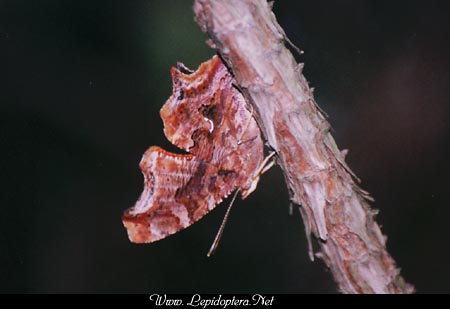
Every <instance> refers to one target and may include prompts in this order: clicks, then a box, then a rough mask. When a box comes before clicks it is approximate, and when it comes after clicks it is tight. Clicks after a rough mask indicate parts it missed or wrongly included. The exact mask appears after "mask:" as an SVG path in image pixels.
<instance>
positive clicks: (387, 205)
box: [0, 0, 450, 293]
mask: <svg viewBox="0 0 450 309" xmlns="http://www.w3.org/2000/svg"><path fill="white" fill-rule="evenodd" d="M192 3H193V2H192V1H186V0H178V1H110V0H108V1H106V0H105V1H92V0H90V1H80V0H77V1H60V0H54V1H30V0H28V1H22V0H11V1H5V0H1V1H0V150H1V157H0V185H1V193H0V205H1V214H0V292H33V293H39V292H113V293H116V292H118V293H122V292H132V293H134V292H138V293H150V292H151V293H154V292H167V293H170V292H187V293H193V292H211V293H217V292H220V293H227V292H228V293H238V292H245V293H252V292H264V293H308V292H309V293H335V292H336V287H335V285H334V283H333V281H332V278H331V275H330V273H329V272H328V271H327V270H326V269H325V266H324V265H323V263H322V262H314V263H311V262H310V261H309V260H308V256H307V245H306V240H305V235H304V229H303V223H302V221H301V219H300V216H299V214H298V211H295V212H294V215H292V216H290V215H289V213H288V207H289V199H288V195H287V192H286V188H285V185H284V181H283V177H282V175H281V173H280V171H279V169H278V168H274V169H272V170H271V171H270V172H268V173H267V174H265V175H264V176H263V177H262V180H261V182H260V184H259V187H258V189H257V190H256V191H255V193H253V194H252V195H251V196H250V197H249V198H248V199H247V200H245V201H238V202H237V205H236V206H235V207H234V209H233V212H232V213H231V217H230V220H229V222H228V225H227V228H226V231H225V235H224V237H223V239H222V242H221V244H220V247H219V249H218V251H217V253H216V254H215V255H214V256H213V257H212V258H206V252H207V250H208V249H209V246H210V244H211V242H212V240H213V239H214V236H215V234H216V232H217V229H218V227H219V225H220V223H221V220H222V218H223V215H224V212H225V210H226V205H225V204H227V203H224V204H222V205H220V206H218V207H217V208H216V209H215V210H214V211H213V212H212V213H211V214H210V215H208V216H207V217H205V218H204V219H203V220H201V221H200V222H198V223H196V224H195V225H194V226H192V227H191V228H189V229H187V230H184V231H182V232H180V233H178V234H176V235H175V236H172V237H169V238H168V239H166V240H164V241H160V242H157V243H154V244H151V245H133V244H130V243H129V241H128V239H127V235H126V231H125V229H124V228H123V226H122V223H121V214H122V211H123V210H124V209H126V208H128V207H131V206H132V205H133V204H134V202H135V201H136V199H137V198H138V196H139V194H140V192H141V190H142V182H143V179H142V176H141V174H140V171H139V168H138V163H139V160H140V158H141V155H142V154H143V153H144V151H145V150H146V149H147V147H149V146H150V145H160V146H163V147H169V143H168V142H167V141H166V139H165V137H164V135H163V131H162V129H163V127H162V122H161V119H160V117H159V114H158V111H159V109H160V107H161V106H162V104H163V103H164V102H165V100H166V99H167V98H168V97H169V95H170V94H171V80H170V75H169V69H170V67H171V66H172V65H174V64H175V63H176V62H177V61H182V62H184V63H185V64H186V65H187V66H188V67H191V68H196V66H197V65H198V64H199V63H200V62H201V61H205V60H207V59H208V58H209V57H210V56H212V55H213V54H214V51H213V50H211V49H209V48H208V47H207V46H206V45H205V44H204V41H205V40H206V37H205V36H204V35H203V34H202V33H201V32H200V30H199V29H198V27H197V25H196V24H195V23H194V21H193V13H192V9H191V6H192ZM274 11H275V13H276V15H277V17H278V20H279V22H280V24H281V25H282V26H283V27H284V29H285V30H286V32H287V34H288V36H289V37H290V38H291V40H292V41H293V42H295V43H296V44H297V45H299V46H300V47H301V48H302V49H303V50H304V51H305V54H304V55H302V56H300V57H297V60H298V61H299V62H305V64H306V65H305V75H306V76H307V78H308V79H309V81H310V84H311V86H313V87H315V88H316V91H315V94H316V99H317V101H318V103H319V105H320V106H321V107H322V108H323V109H324V110H325V111H326V112H327V113H328V115H329V116H330V122H331V124H332V126H333V129H334V132H333V134H334V136H335V138H336V140H337V142H338V144H339V146H340V148H342V149H344V148H347V149H349V150H350V153H349V155H348V159H347V160H348V162H349V165H350V166H351V167H352V168H353V169H354V171H355V172H356V173H357V174H358V176H360V178H361V179H362V180H363V183H362V186H363V188H365V189H367V190H368V191H370V192H371V193H372V194H373V196H374V197H375V198H376V203H375V204H374V205H375V207H376V208H378V209H380V214H379V216H378V220H379V222H380V224H381V225H382V226H383V231H384V233H386V234H387V235H388V236H389V240H388V248H389V250H390V252H391V253H392V255H393V256H394V258H395V259H396V261H397V262H398V265H399V266H400V267H401V268H402V273H403V275H404V276H405V278H406V279H407V280H408V281H409V282H411V283H413V284H415V286H416V288H417V290H418V292H421V293H432V292H450V265H449V264H450V241H449V236H450V233H449V232H450V224H449V217H450V207H449V206H450V203H449V201H450V195H449V193H448V190H449V188H448V187H449V185H450V176H449V174H450V162H449V154H450V152H449V147H448V141H449V139H448V137H449V133H450V124H449V118H450V99H449V98H450V73H449V72H450V56H449V55H450V19H449V16H450V5H449V2H448V1H432V0H426V1H367V0H366V1H362V0H353V1H350V0H346V1H278V2H276V3H275V6H274Z"/></svg>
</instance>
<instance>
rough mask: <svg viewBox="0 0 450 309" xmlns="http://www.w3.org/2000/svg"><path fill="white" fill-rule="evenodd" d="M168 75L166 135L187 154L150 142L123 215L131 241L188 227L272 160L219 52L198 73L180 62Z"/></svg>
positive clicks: (254, 179)
mask: <svg viewBox="0 0 450 309" xmlns="http://www.w3.org/2000/svg"><path fill="white" fill-rule="evenodd" d="M171 75H172V80H173V93H172V95H171V96H170V97H169V99H168V100H167V101H166V103H165V104H164V105H163V107H162V108H161V111H160V115H161V118H162V120H163V123H164V133H165V135H166V137H167V139H168V140H169V141H170V142H171V143H172V144H174V145H175V146H177V147H179V148H180V149H182V150H184V151H186V152H187V154H176V153H171V152H168V151H166V150H164V149H162V148H160V147H158V146H152V147H150V148H149V149H148V150H147V151H146V152H145V154H144V155H143V157H142V160H141V162H140V168H141V170H142V173H143V175H144V190H143V192H142V194H141V196H140V198H139V200H138V201H137V202H136V204H135V205H134V207H132V208H130V209H128V210H126V211H125V212H124V214H123V216H122V221H123V224H124V226H125V228H126V229H127V231H128V237H129V239H130V241H131V242H134V243H151V242H154V241H157V240H160V239H163V238H165V237H167V236H169V235H172V234H174V233H176V232H178V231H180V230H182V229H185V228H187V227H188V226H190V225H192V224H193V223H195V222H196V221H198V220H199V219H201V218H203V217H204V216H205V215H206V214H207V213H208V212H210V211H211V210H212V209H213V208H215V207H216V205H218V204H219V203H221V202H222V200H223V199H225V198H226V197H228V196H229V195H230V194H231V193H232V192H233V191H236V193H237V192H241V197H242V199H244V198H246V197H247V196H248V195H249V194H250V193H252V192H253V190H255V188H256V186H257V184H258V180H259V176H260V175H261V174H262V172H264V171H265V170H266V169H267V168H268V165H270V164H267V162H268V160H267V159H264V144H263V141H262V138H261V133H260V129H259V127H258V125H257V123H256V121H255V119H254V118H253V115H252V112H251V111H250V110H249V109H248V108H247V106H246V102H245V100H244V98H243V96H242V94H241V93H240V92H239V90H238V89H237V88H236V87H235V86H234V85H233V77H232V76H231V74H230V73H229V72H228V69H227V67H226V66H225V65H224V64H223V63H222V60H221V59H220V58H219V57H218V56H213V57H212V58H211V59H210V60H209V61H206V62H204V63H202V64H201V65H200V66H199V68H198V69H197V70H196V71H191V70H190V69H188V68H187V67H186V66H184V65H183V64H181V63H178V64H177V67H172V69H171ZM233 200H234V199H233ZM230 208H231V207H230ZM228 213H229V212H228V211H227V215H226V217H228ZM221 230H222V231H223V225H222V227H221ZM219 234H221V232H219ZM219 234H218V237H216V241H218V239H217V238H220V235H219ZM212 250H213V248H212ZM210 253H211V251H210Z"/></svg>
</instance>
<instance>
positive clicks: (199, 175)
mask: <svg viewBox="0 0 450 309" xmlns="http://www.w3.org/2000/svg"><path fill="white" fill-rule="evenodd" d="M140 167H141V170H142V173H143V175H144V179H145V182H144V191H143V192H142V194H141V197H140V198H139V200H138V201H137V203H136V205H135V206H134V207H133V208H130V209H128V210H127V211H125V213H124V215H123V216H122V221H123V224H124V225H125V227H126V229H127V231H128V237H129V239H130V241H132V242H135V243H150V242H154V241H157V240H159V239H162V238H165V237H167V236H169V235H171V234H174V233H176V232H178V231H179V230H182V229H184V228H186V227H188V226H190V225H191V224H193V223H194V222H196V221H198V220H199V219H201V218H202V217H203V216H205V215H206V214H207V213H208V212H209V211H210V210H211V209H213V208H214V207H215V206H216V205H217V204H218V203H220V201H221V200H222V198H223V197H225V196H227V195H228V194H230V193H231V191H232V190H234V189H235V188H229V189H226V187H228V186H224V183H225V182H227V183H228V184H230V183H231V184H233V183H234V182H235V180H234V179H235V178H236V177H235V175H233V174H227V175H225V174H223V175H220V173H219V171H217V168H216V167H215V166H213V165H211V164H208V163H206V162H204V161H202V160H200V159H198V158H196V157H194V156H192V155H189V154H188V155H179V154H173V153H170V152H167V151H165V150H163V149H162V148H160V147H156V146H153V147H150V148H149V149H148V150H147V151H146V153H145V154H144V156H143V157H142V160H141V163H140ZM224 190H225V191H224Z"/></svg>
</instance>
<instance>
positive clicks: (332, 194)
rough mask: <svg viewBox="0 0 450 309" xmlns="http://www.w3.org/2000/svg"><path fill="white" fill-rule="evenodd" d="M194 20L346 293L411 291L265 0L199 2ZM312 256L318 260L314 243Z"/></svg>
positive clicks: (196, 3) (201, 0)
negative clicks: (235, 85)
mask: <svg viewBox="0 0 450 309" xmlns="http://www.w3.org/2000/svg"><path fill="white" fill-rule="evenodd" d="M194 11H195V14H196V20H197V22H198V24H199V25H200V27H201V29H202V30H203V31H204V32H206V33H207V34H208V35H209V37H210V38H211V41H210V45H211V46H213V47H214V48H216V49H217V50H218V51H219V52H220V54H221V56H222V57H223V59H224V61H225V62H226V63H227V65H228V66H229V68H230V69H231V70H232V72H233V73H234V75H235V78H236V81H237V83H238V86H239V87H240V88H241V90H242V93H243V94H244V96H245V98H246V100H247V102H249V103H250V104H251V105H252V106H253V108H254V110H255V117H256V118H257V120H258V122H259V124H260V127H261V129H262V131H263V133H264V135H265V137H266V139H267V141H268V143H269V145H270V147H272V148H273V149H274V150H275V151H276V152H277V154H278V163H279V164H280V166H281V168H282V169H283V172H284V175H285V179H286V183H287V185H288V187H289V191H290V193H291V199H292V201H293V202H294V203H296V204H297V205H301V207H300V211H301V214H302V217H303V220H304V224H305V227H306V232H307V234H308V238H309V237H310V235H311V233H312V234H313V235H314V236H315V237H316V238H317V239H318V240H319V241H318V243H319V246H320V252H319V253H316V254H315V256H317V257H320V258H322V259H323V260H324V261H325V263H326V265H327V266H328V267H329V268H330V270H331V272H332V274H333V276H334V279H335V281H336V282H337V284H338V287H339V289H340V291H341V292H343V293H412V292H413V290H414V289H413V287H412V286H411V285H409V284H407V283H405V281H404V280H403V278H402V277H401V276H400V273H399V270H398V269H397V268H396V267H395V262H394V260H393V259H392V257H391V256H390V255H389V253H388V252H387V251H386V247H385V237H384V236H383V235H382V233H381V231H380V229H379V227H378V225H377V223H376V222H375V221H374V214H375V211H373V210H371V209H370V207H369V204H368V202H367V200H371V198H370V196H369V194H368V193H367V192H365V191H363V190H362V189H360V188H359V187H358V185H357V184H356V183H355V179H357V178H356V176H355V175H354V174H353V173H352V172H351V170H350V168H349V167H348V166H347V165H346V163H345V160H344V156H345V155H344V153H342V152H340V151H339V149H338V147H337V146H336V143H335V141H334V139H333V137H332V136H331V134H330V133H329V128H330V125H329V123H328V122H327V121H326V119H325V117H324V116H323V114H322V113H321V112H320V109H319V108H318V106H317V104H316V102H315V101H314V98H313V94H312V92H311V89H310V88H309V86H308V83H307V81H306V79H305V77H304V76H303V75H302V65H298V64H297V63H296V62H295V59H294V57H293V56H292V54H291V52H290V51H289V50H288V49H287V48H286V47H285V45H284V44H285V42H289V41H288V40H287V38H286V35H285V33H284V31H283V29H282V28H281V27H280V25H279V24H278V23H277V21H276V18H275V15H274V14H273V13H272V11H271V7H270V3H267V2H266V1H265V0H196V1H195V5H194ZM310 257H311V259H314V255H313V253H312V246H311V245H310Z"/></svg>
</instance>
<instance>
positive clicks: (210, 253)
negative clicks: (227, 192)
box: [206, 189, 239, 257]
mask: <svg viewBox="0 0 450 309" xmlns="http://www.w3.org/2000/svg"><path fill="white" fill-rule="evenodd" d="M238 193H239V189H237V190H236V192H235V193H234V195H233V199H232V200H231V202H230V205H229V206H228V209H227V212H226V213H225V216H224V217H223V221H222V224H221V225H220V228H219V231H218V232H217V235H216V238H214V242H213V243H212V245H211V248H210V249H209V251H208V254H207V255H206V256H207V257H210V256H211V255H213V254H214V252H215V251H216V249H217V247H218V246H219V242H220V239H221V238H222V234H223V230H224V229H225V224H226V223H227V220H228V217H229V216H230V212H231V207H232V206H233V204H234V200H236V196H237V195H238Z"/></svg>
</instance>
